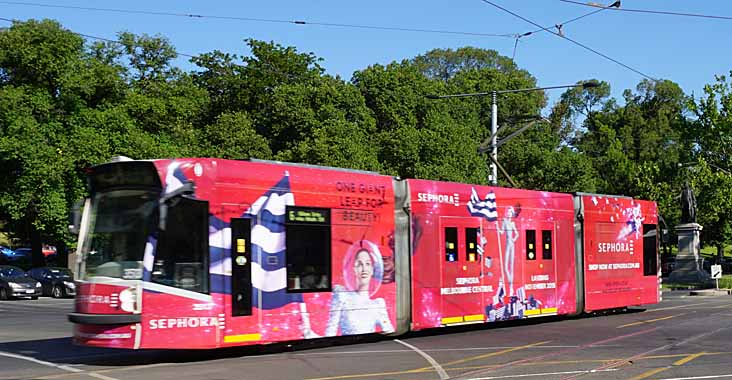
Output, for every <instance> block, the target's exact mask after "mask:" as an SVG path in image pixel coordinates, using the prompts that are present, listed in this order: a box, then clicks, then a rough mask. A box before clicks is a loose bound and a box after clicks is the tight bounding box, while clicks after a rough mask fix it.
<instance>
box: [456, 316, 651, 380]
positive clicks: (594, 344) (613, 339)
mask: <svg viewBox="0 0 732 380" xmlns="http://www.w3.org/2000/svg"><path fill="white" fill-rule="evenodd" d="M657 330H658V327H652V328H649V329H646V330H639V331H634V332H632V333H627V334H622V335H618V336H614V337H612V338H607V339H603V340H598V341H595V342H592V343H587V344H583V345H581V346H579V347H577V348H573V349H566V350H560V351H555V352H550V353H548V354H543V355H539V356H535V357H532V358H526V359H521V360H515V361H512V362H508V363H504V364H500V365H498V366H495V367H492V368H488V369H490V370H496V369H501V368H505V367H509V366H514V365H522V364H524V363H526V362H538V361H540V360H542V359H544V358H551V357H554V356H558V355H563V354H566V353H570V352H576V351H578V350H581V349H583V348H591V347H596V346H600V345H603V344H605V343H610V342H614V341H617V340H622V339H625V338H630V337H633V336H636V335H642V334H647V333H650V332H654V331H657ZM607 368H609V367H605V366H601V367H598V368H595V369H594V370H602V369H607ZM474 372H477V373H467V374H463V376H471V375H478V374H480V372H481V371H480V370H478V371H474ZM572 377H577V375H575V376H572ZM572 377H570V378H572Z"/></svg>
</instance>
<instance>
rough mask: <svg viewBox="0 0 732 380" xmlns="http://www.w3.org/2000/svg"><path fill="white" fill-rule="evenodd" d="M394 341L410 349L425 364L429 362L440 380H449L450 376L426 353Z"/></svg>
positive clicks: (396, 340)
mask: <svg viewBox="0 0 732 380" xmlns="http://www.w3.org/2000/svg"><path fill="white" fill-rule="evenodd" d="M394 341H395V342H397V343H399V344H401V345H403V346H406V347H409V348H411V349H412V350H414V351H415V352H416V353H418V354H419V355H420V356H421V357H423V358H424V359H425V360H427V362H429V363H430V364H431V365H432V368H434V369H435V370H436V371H437V374H438V375H439V376H440V379H442V380H446V379H449V378H450V376H448V375H447V372H445V370H444V369H443V368H442V366H441V365H440V363H438V362H437V361H436V360H435V359H433V358H432V356H429V355H428V354H427V353H426V352H424V351H422V350H420V349H419V348H417V347H415V346H413V345H411V344H409V343H407V342H403V341H401V340H399V339H394ZM415 372H416V371H415Z"/></svg>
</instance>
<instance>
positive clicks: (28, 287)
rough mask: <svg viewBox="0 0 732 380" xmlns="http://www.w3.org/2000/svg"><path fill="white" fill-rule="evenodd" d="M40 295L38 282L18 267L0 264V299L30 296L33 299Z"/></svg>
mask: <svg viewBox="0 0 732 380" xmlns="http://www.w3.org/2000/svg"><path fill="white" fill-rule="evenodd" d="M40 295H41V283H40V282H38V281H36V280H34V279H33V278H31V277H30V276H28V274H27V273H25V272H23V270H22V269H20V268H18V267H14V266H11V265H0V300H7V299H10V298H14V297H30V298H32V299H34V300H35V299H38V296H40Z"/></svg>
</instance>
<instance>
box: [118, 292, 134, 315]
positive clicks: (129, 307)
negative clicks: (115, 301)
mask: <svg viewBox="0 0 732 380" xmlns="http://www.w3.org/2000/svg"><path fill="white" fill-rule="evenodd" d="M119 307H120V309H122V310H123V311H126V312H128V313H131V312H133V311H135V309H137V289H136V288H127V289H125V290H123V291H121V292H119Z"/></svg>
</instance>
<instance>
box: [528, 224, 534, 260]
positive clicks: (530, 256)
mask: <svg viewBox="0 0 732 380" xmlns="http://www.w3.org/2000/svg"><path fill="white" fill-rule="evenodd" d="M526 260H536V231H534V230H526Z"/></svg>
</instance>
